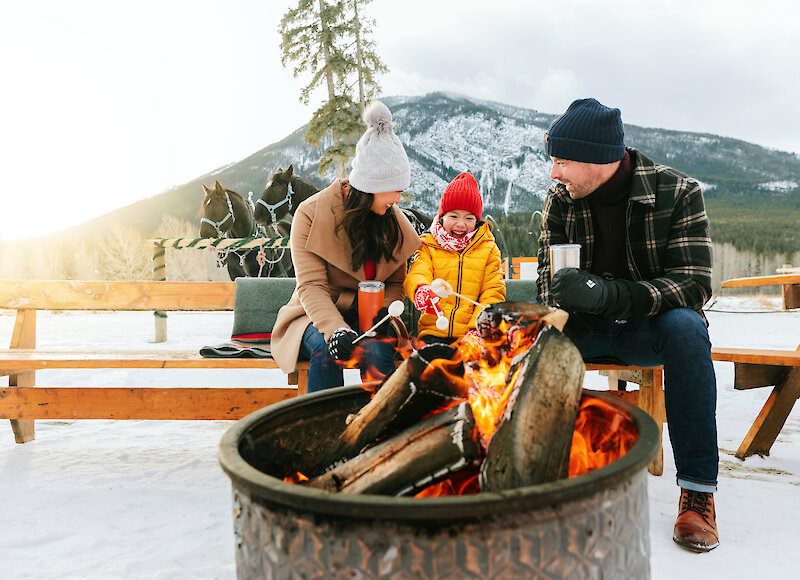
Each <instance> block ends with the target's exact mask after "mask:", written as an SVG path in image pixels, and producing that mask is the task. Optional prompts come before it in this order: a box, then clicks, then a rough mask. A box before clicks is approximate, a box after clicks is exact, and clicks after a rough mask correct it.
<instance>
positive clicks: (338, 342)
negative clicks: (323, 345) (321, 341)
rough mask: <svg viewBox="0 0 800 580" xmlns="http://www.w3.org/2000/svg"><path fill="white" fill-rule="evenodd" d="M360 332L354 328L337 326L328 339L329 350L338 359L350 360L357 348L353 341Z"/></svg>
mask: <svg viewBox="0 0 800 580" xmlns="http://www.w3.org/2000/svg"><path fill="white" fill-rule="evenodd" d="M356 338H358V333H357V332H356V331H355V330H353V329H352V328H344V327H343V328H337V329H336V330H335V331H334V333H333V334H332V335H331V338H330V339H329V340H328V352H329V353H330V355H331V356H332V357H333V358H334V359H335V360H338V361H348V360H350V359H351V358H352V356H353V351H355V350H356V347H355V345H354V344H353V341H354V340H355V339H356Z"/></svg>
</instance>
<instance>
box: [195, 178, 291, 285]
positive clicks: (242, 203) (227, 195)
mask: <svg viewBox="0 0 800 580" xmlns="http://www.w3.org/2000/svg"><path fill="white" fill-rule="evenodd" d="M203 191H204V192H205V197H204V198H203V206H202V211H203V217H202V218H201V219H200V236H201V237H203V238H248V237H253V236H259V237H266V231H265V230H264V228H263V227H261V226H259V225H258V224H257V223H256V221H255V219H253V208H252V205H251V204H250V203H249V202H248V201H247V200H245V199H244V198H243V197H242V196H241V195H239V194H238V193H236V192H235V191H233V190H231V189H225V188H224V187H222V185H221V184H220V182H219V181H215V182H214V189H210V188H208V187H206V186H205V184H203ZM267 251H268V252H281V256H280V257H283V254H284V253H287V252H284V251H283V250H267ZM267 261H268V262H271V263H270V264H269V266H261V265H260V264H259V263H258V250H256V249H254V248H253V249H250V248H248V249H241V250H228V251H227V256H226V257H225V263H226V266H227V268H228V274H229V275H230V277H231V280H235V279H236V278H239V277H243V276H251V277H257V276H262V277H267V276H269V275H270V274H272V273H273V271H274V275H276V276H278V275H281V273H280V269H279V268H278V269H273V268H272V266H273V265H274V263H277V262H278V261H279V260H275V261H270V260H267ZM283 275H284V276H287V275H290V274H287V273H286V272H285V270H284V272H283Z"/></svg>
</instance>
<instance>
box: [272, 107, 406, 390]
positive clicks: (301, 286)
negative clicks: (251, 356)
mask: <svg viewBox="0 0 800 580" xmlns="http://www.w3.org/2000/svg"><path fill="white" fill-rule="evenodd" d="M364 122H365V123H366V124H367V130H366V132H365V133H364V135H363V136H362V137H361V139H360V140H359V142H358V144H357V145H356V155H355V158H354V159H353V170H352V171H351V172H350V178H349V183H348V182H345V181H340V180H338V179H337V180H336V181H334V182H333V183H332V184H331V185H329V186H328V187H326V188H325V189H323V190H322V191H320V192H319V193H316V194H314V195H313V196H311V197H310V198H308V199H307V200H306V201H304V202H303V203H301V204H300V205H299V206H298V208H297V211H296V212H295V215H294V218H293V219H292V231H291V250H292V260H293V262H294V269H295V276H296V277H297V287H296V288H295V291H294V294H293V295H292V298H291V300H290V301H289V303H288V304H286V305H285V306H284V307H283V308H281V309H280V311H279V312H278V319H277V321H276V322H275V328H274V329H273V332H272V354H273V356H274V357H275V361H276V362H277V363H278V365H279V366H280V368H281V370H283V372H285V373H290V372H293V371H294V370H295V366H296V363H297V360H298V357H303V358H305V359H308V360H310V361H311V364H310V367H309V372H308V390H309V392H313V391H318V390H321V389H326V388H330V387H337V386H341V385H343V384H344V377H343V374H342V365H341V364H339V363H341V362H343V361H347V360H349V359H350V357H351V355H352V354H353V352H354V349H355V347H354V345H353V340H354V339H355V338H357V337H358V335H359V332H357V329H359V327H358V304H357V296H358V283H359V282H361V281H363V280H379V281H382V282H384V284H385V285H386V288H385V294H384V296H385V298H384V306H388V305H389V304H390V303H391V302H393V301H394V300H402V299H403V280H404V279H405V275H406V261H407V260H408V258H410V257H411V256H412V255H413V254H414V252H415V251H416V250H417V248H419V245H420V240H419V236H417V234H416V232H415V231H414V229H413V227H412V226H411V223H410V222H409V221H408V219H407V218H406V217H405V216H404V215H403V213H402V212H401V211H400V210H399V209H398V208H397V206H396V205H395V204H396V203H397V202H399V201H400V193H401V192H402V190H404V189H406V188H408V186H409V184H410V167H409V164H408V157H407V156H406V152H405V149H404V148H403V145H402V143H400V140H399V139H398V138H397V135H395V133H394V131H393V129H392V114H391V112H390V111H389V109H388V108H387V107H386V105H384V104H383V103H380V102H376V103H373V104H372V105H371V106H370V107H369V108H368V109H367V110H366V111H365V112H364ZM359 330H361V331H365V330H367V329H366V328H364V329H359ZM356 346H358V347H361V348H363V349H364V351H365V355H364V356H362V357H361V359H360V360H359V363H358V366H359V369H360V370H361V376H362V378H365V377H366V373H367V370H368V369H369V368H370V367H374V369H377V371H378V372H379V373H381V374H382V375H384V376H385V375H388V374H390V373H391V372H392V371H393V370H394V348H393V347H392V346H391V345H390V344H388V343H387V342H383V341H381V340H379V339H370V338H365V339H364V340H361V341H359V342H358V344H357V345H356Z"/></svg>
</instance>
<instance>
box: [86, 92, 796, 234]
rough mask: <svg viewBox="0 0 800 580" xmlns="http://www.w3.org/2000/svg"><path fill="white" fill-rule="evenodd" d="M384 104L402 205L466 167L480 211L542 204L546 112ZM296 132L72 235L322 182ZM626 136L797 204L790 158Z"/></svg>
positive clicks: (432, 201)
mask: <svg viewBox="0 0 800 580" xmlns="http://www.w3.org/2000/svg"><path fill="white" fill-rule="evenodd" d="M384 102H385V103H386V104H387V105H388V106H389V108H390V109H391V110H392V114H393V117H394V121H395V126H396V131H397V134H398V135H399V137H400V139H401V140H402V142H403V144H404V145H405V147H406V151H407V152H408V156H409V159H410V162H411V187H410V188H409V193H410V194H411V196H412V197H411V199H410V200H409V202H408V205H411V206H413V207H415V208H417V209H420V210H422V211H426V212H433V211H434V210H435V208H436V206H437V204H438V200H439V197H440V196H441V192H442V191H443V189H444V187H445V185H446V184H447V183H448V181H450V180H451V179H452V178H453V177H455V176H456V175H457V174H458V173H460V172H461V171H470V172H471V173H472V174H473V175H475V177H476V178H477V179H478V181H479V183H480V185H481V192H482V193H483V195H484V203H485V206H486V207H487V211H491V212H494V213H495V214H496V215H497V214H507V213H515V212H531V211H533V210H536V209H539V208H541V205H542V200H543V195H544V192H545V191H546V190H547V188H548V187H549V186H550V184H551V183H552V182H551V180H550V178H549V171H550V163H549V159H548V158H547V156H546V155H545V154H544V149H543V136H544V132H545V130H546V129H547V127H548V126H549V124H550V123H551V122H552V120H553V119H554V118H555V115H553V114H546V113H541V112H538V111H535V110H532V109H525V108H520V107H512V106H510V105H506V104H502V103H497V102H491V101H484V100H479V99H473V98H470V97H466V96H462V95H455V94H451V93H430V94H427V95H423V96H417V97H387V98H385V99H384ZM624 113H625V112H624V111H623V119H624ZM305 131H306V127H305V126H304V127H301V128H299V129H298V130H297V131H295V132H294V133H292V134H291V135H289V136H287V137H286V138H285V139H283V140H282V141H280V142H278V143H274V144H272V145H269V146H267V147H265V148H264V149H261V150H260V151H257V152H255V153H253V154H252V155H251V156H249V157H247V158H246V159H243V160H241V161H239V162H237V163H232V164H229V165H226V166H224V167H221V168H218V169H216V170H214V171H211V172H210V173H208V174H205V175H202V176H200V177H198V178H197V179H194V180H192V181H190V182H189V183H186V184H184V185H181V186H178V187H175V188H173V189H171V190H169V191H167V192H164V193H162V194H160V195H157V196H155V197H152V198H149V199H146V200H142V201H140V202H137V203H135V204H132V205H130V206H128V207H125V208H122V209H120V210H117V211H115V212H112V213H111V214H109V215H106V216H103V217H101V218H98V219H97V220H93V222H90V223H88V224H84V226H79V228H76V229H81V228H86V230H92V234H93V235H96V234H97V233H99V231H98V230H99V228H100V227H103V225H107V224H110V223H114V222H122V223H126V224H127V225H131V226H133V227H136V228H138V229H139V230H141V231H143V232H146V233H151V232H153V230H154V228H155V227H156V226H157V224H158V223H159V221H160V219H161V216H162V215H163V214H171V215H176V216H178V217H182V218H184V219H187V220H190V221H195V220H196V219H197V216H196V212H197V208H198V207H199V204H200V202H201V200H202V197H203V193H202V188H201V187H200V184H201V183H206V184H207V185H211V184H212V183H213V181H214V179H219V181H220V182H221V183H222V184H223V185H224V186H225V187H227V188H229V189H233V190H234V191H238V192H240V193H243V194H245V195H247V193H248V192H249V191H252V192H253V195H254V198H257V197H258V196H259V195H260V193H261V191H262V190H263V188H264V185H265V183H266V182H267V181H268V179H269V177H270V176H271V175H272V173H274V171H275V170H276V169H277V168H278V167H287V166H288V165H289V164H290V163H293V164H294V168H295V174H297V175H301V176H303V177H305V178H307V179H309V180H311V181H313V182H315V183H316V184H317V185H318V186H322V185H324V184H327V183H329V182H330V181H331V179H332V178H333V175H332V174H328V175H325V176H320V175H319V174H318V173H317V163H318V161H319V157H320V152H321V148H309V147H308V146H307V145H306V144H305V142H304V141H303V134H304V133H305ZM625 133H626V135H625V140H626V144H628V145H630V146H633V147H636V148H638V149H641V150H642V151H643V152H644V153H645V154H647V155H648V156H649V157H651V158H652V159H654V160H655V161H657V162H661V163H665V164H667V165H670V166H672V167H675V168H676V169H678V170H680V171H683V172H685V173H687V174H689V175H691V176H693V177H695V178H696V179H698V180H700V181H701V183H702V184H703V186H704V192H705V195H706V198H716V199H719V200H721V201H722V200H730V202H731V204H733V203H735V204H736V205H737V206H738V207H743V206H749V207H759V206H760V205H762V204H763V203H764V200H767V202H768V203H770V204H771V206H772V207H774V206H775V204H776V203H778V204H785V205H786V206H787V207H792V208H800V188H799V187H798V183H800V158H798V156H797V155H794V154H791V153H785V152H780V151H775V150H771V149H766V148H764V147H760V146H758V145H754V144H751V143H747V142H745V141H741V140H737V139H731V138H727V137H720V136H717V135H711V134H707V133H691V132H684V131H671V130H667V129H653V128H644V127H637V126H635V125H626V126H625ZM724 203H727V202H724Z"/></svg>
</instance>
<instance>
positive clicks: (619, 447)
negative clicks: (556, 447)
mask: <svg viewBox="0 0 800 580" xmlns="http://www.w3.org/2000/svg"><path fill="white" fill-rule="evenodd" d="M636 437H637V433H636V427H635V426H634V424H633V420H632V419H631V417H630V416H629V415H628V414H627V413H623V412H622V411H620V410H619V409H618V408H617V407H614V406H613V405H611V404H610V403H608V402H606V401H604V400H603V399H600V398H597V397H583V399H582V400H581V405H580V407H579V410H578V418H577V419H576V420H575V430H574V431H573V433H572V447H571V448H570V454H569V477H575V476H577V475H582V474H584V473H588V472H589V471H592V470H594V469H598V468H599V467H603V466H605V465H608V464H609V463H611V462H612V461H614V460H616V459H619V458H620V457H622V456H623V455H625V453H627V452H628V450H629V449H630V448H631V447H632V446H633V444H634V443H635V442H636Z"/></svg>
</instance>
